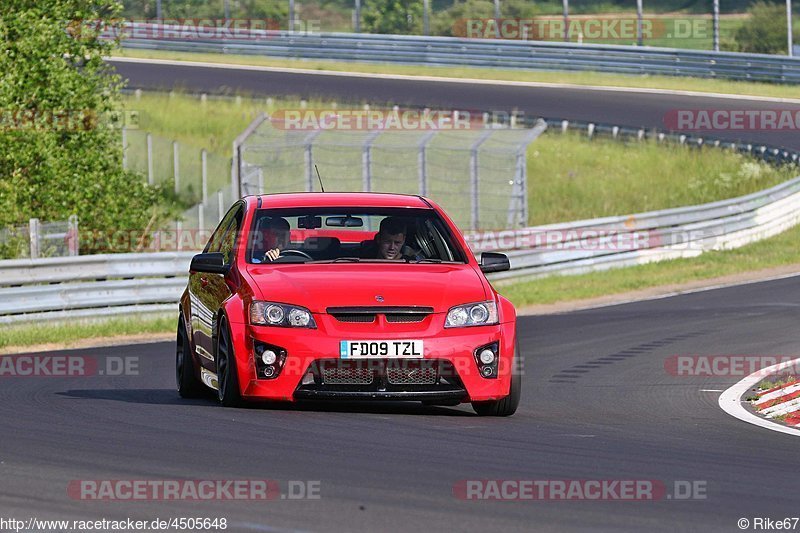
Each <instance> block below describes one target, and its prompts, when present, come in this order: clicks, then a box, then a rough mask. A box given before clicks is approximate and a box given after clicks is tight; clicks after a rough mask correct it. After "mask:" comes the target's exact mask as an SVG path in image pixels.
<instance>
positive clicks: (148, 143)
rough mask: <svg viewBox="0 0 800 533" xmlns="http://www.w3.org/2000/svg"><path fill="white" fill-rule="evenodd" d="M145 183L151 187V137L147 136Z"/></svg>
mask: <svg viewBox="0 0 800 533" xmlns="http://www.w3.org/2000/svg"><path fill="white" fill-rule="evenodd" d="M146 139H147V183H148V184H149V185H153V183H155V182H154V181H153V136H152V135H151V134H149V133H148V134H147V136H146Z"/></svg>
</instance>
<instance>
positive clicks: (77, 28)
mask: <svg viewBox="0 0 800 533" xmlns="http://www.w3.org/2000/svg"><path fill="white" fill-rule="evenodd" d="M120 8H121V5H120V4H118V3H117V2H115V1H114V0H90V1H87V0H4V1H3V2H2V5H1V6H0V47H2V51H0V71H2V73H3V79H2V82H1V83H0V228H2V227H5V226H8V225H13V224H22V223H26V222H27V220H28V218H31V217H37V218H41V219H44V220H65V219H66V218H67V217H69V215H71V214H77V215H78V219H79V223H80V226H81V229H82V230H101V231H109V230H113V229H121V230H125V231H135V230H142V229H144V228H145V227H147V226H148V225H149V227H151V228H153V229H156V228H157V227H158V224H159V223H161V222H163V221H164V220H166V218H167V217H168V216H172V215H174V214H175V211H176V206H175V204H174V202H172V200H171V199H170V197H169V194H168V193H167V192H165V191H163V190H161V189H160V188H154V187H149V186H147V185H146V183H144V180H143V179H142V176H140V175H137V174H134V173H131V172H125V171H123V170H122V143H121V132H120V129H119V127H118V125H116V124H115V123H114V120H113V118H114V117H116V116H119V115H118V113H119V112H120V111H121V104H120V99H119V89H120V87H121V85H122V83H121V80H120V78H119V77H118V76H117V75H115V74H114V73H113V72H112V71H111V69H110V67H108V65H107V64H106V63H105V62H104V61H103V56H105V55H108V54H110V52H111V51H112V50H113V48H114V47H115V46H116V45H117V44H118V43H117V42H115V41H114V40H110V39H103V38H101V31H102V30H103V29H104V28H105V27H106V26H111V27H113V26H114V25H115V24H117V21H116V19H115V17H116V16H117V14H118V13H119V10H120Z"/></svg>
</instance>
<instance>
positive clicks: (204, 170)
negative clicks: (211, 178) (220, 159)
mask: <svg viewBox="0 0 800 533" xmlns="http://www.w3.org/2000/svg"><path fill="white" fill-rule="evenodd" d="M200 189H201V194H202V202H203V203H206V202H208V152H206V149H205V148H203V149H202V150H200Z"/></svg>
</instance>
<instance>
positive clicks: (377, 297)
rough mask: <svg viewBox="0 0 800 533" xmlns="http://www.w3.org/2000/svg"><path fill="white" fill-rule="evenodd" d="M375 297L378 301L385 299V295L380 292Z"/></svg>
mask: <svg viewBox="0 0 800 533" xmlns="http://www.w3.org/2000/svg"><path fill="white" fill-rule="evenodd" d="M375 299H376V300H377V301H379V302H382V301H383V296H381V295H380V294H378V295H377V296H375Z"/></svg>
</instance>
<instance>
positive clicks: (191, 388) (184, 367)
mask: <svg viewBox="0 0 800 533" xmlns="http://www.w3.org/2000/svg"><path fill="white" fill-rule="evenodd" d="M175 381H176V382H177V386H178V394H179V395H180V397H181V398H197V397H199V396H202V395H203V393H204V392H205V387H204V386H203V383H202V382H201V381H200V380H199V379H197V374H196V372H195V367H194V357H193V354H192V346H191V344H190V343H189V337H188V335H187V333H186V323H185V322H184V320H183V315H182V314H181V316H180V317H179V318H178V335H177V342H176V348H175Z"/></svg>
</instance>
